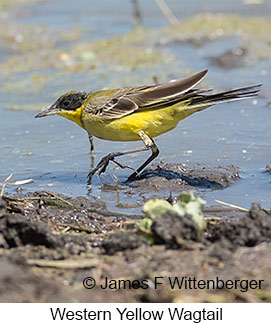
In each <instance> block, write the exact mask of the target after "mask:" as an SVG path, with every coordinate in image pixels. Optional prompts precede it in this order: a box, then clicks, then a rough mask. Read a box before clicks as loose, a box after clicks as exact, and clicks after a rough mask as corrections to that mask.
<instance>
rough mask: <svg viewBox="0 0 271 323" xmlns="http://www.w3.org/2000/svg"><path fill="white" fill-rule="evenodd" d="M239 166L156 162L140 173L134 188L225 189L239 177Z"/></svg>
mask: <svg viewBox="0 0 271 323" xmlns="http://www.w3.org/2000/svg"><path fill="white" fill-rule="evenodd" d="M239 178H240V176H239V168H238V167H235V166H233V165H230V166H228V167H222V166H218V167H213V168H207V167H202V168H189V167H188V166H186V165H182V164H172V163H162V162H161V163H159V164H154V165H153V166H152V167H151V168H150V169H147V170H145V171H143V172H142V174H140V175H138V177H137V179H136V180H135V181H134V182H133V183H132V184H133V186H134V189H139V188H140V189H141V190H142V189H143V190H144V188H145V187H148V188H149V189H150V187H151V188H152V189H153V190H156V191H158V190H163V189H165V188H167V189H174V190H180V188H181V189H184V188H185V189H189V188H193V187H202V188H206V189H223V188H226V187H228V186H230V185H231V184H232V182H233V181H234V180H236V179H239Z"/></svg>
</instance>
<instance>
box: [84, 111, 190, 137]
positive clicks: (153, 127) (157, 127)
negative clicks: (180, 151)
mask: <svg viewBox="0 0 271 323" xmlns="http://www.w3.org/2000/svg"><path fill="white" fill-rule="evenodd" d="M181 110H183V109H180V107H178V109H174V106H171V107H167V108H162V109H156V110H145V111H142V112H135V113H132V114H130V115H127V116H124V117H121V118H119V119H112V120H102V118H101V117H99V116H95V115H92V114H87V113H85V112H84V111H83V112H82V123H83V128H85V129H86V130H87V132H88V133H90V134H92V135H93V136H95V137H98V138H101V139H105V140H113V141H135V140H140V137H139V135H138V133H139V132H140V131H141V130H143V131H144V132H145V133H146V134H147V135H148V136H149V137H151V138H153V137H156V136H159V135H161V134H163V133H165V132H167V131H169V130H171V129H174V128H175V127H176V125H177V124H178V122H179V121H180V120H181V119H183V118H185V117H187V116H188V114H187V112H186V111H185V109H184V110H183V112H181Z"/></svg>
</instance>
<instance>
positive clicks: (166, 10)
mask: <svg viewBox="0 0 271 323" xmlns="http://www.w3.org/2000/svg"><path fill="white" fill-rule="evenodd" d="M155 2H156V4H157V6H158V7H159V9H160V10H161V11H162V13H163V14H164V15H165V16H166V18H167V19H168V20H169V22H170V24H171V25H176V24H178V23H179V20H178V19H177V17H176V16H175V15H174V13H173V12H172V11H171V10H170V8H169V7H168V5H167V4H166V2H165V1H164V0H155Z"/></svg>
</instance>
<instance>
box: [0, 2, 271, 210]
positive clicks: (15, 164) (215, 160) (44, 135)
mask: <svg viewBox="0 0 271 323" xmlns="http://www.w3.org/2000/svg"><path fill="white" fill-rule="evenodd" d="M270 12H271V0H265V1H264V0H234V1H233V0H227V1H216V0H194V1H189V0H166V1H164V0H163V1H162V0H138V1H136V0H130V1H128V0H113V1H112V0H110V1H109V0H100V1H87V0H77V1H72V0H14V1H7V0H0V24H1V29H0V71H1V77H0V103H1V105H0V184H1V182H3V181H4V180H5V178H6V177H7V176H8V175H10V174H13V177H12V178H11V179H10V181H9V183H8V185H7V186H6V188H5V192H6V193H16V190H18V187H19V186H20V187H21V189H22V193H27V192H33V191H35V190H50V191H55V192H58V193H63V194H67V195H70V196H78V195H88V196H89V198H90V199H93V200H97V199H102V200H104V201H105V202H106V204H107V207H108V208H109V209H111V210H117V209H119V207H118V205H119V202H116V199H118V201H119V199H120V200H121V201H123V202H125V203H126V202H127V203H131V204H137V205H138V207H135V208H129V209H127V210H125V212H126V213H130V214H133V213H138V212H139V210H140V207H141V205H142V203H143V202H144V199H145V198H146V197H147V196H146V195H145V196H141V195H140V194H138V193H131V192H130V193H129V194H128V193H127V190H124V191H122V190H120V191H119V190H118V192H117V193H116V192H115V191H114V190H113V191H112V190H111V189H104V188H103V187H102V186H101V183H100V181H99V178H98V177H95V178H94V180H93V185H92V188H91V189H89V188H87V186H86V175H87V173H88V170H89V167H90V158H89V143H88V138H87V134H86V133H85V132H84V131H83V130H82V129H80V128H79V127H77V126H76V125H75V124H73V123H71V122H69V121H68V120H65V119H64V118H60V117H51V118H49V117H48V118H45V119H36V120H35V119H34V116H35V114H36V113H37V111H40V110H42V109H44V108H46V107H47V106H48V105H49V104H51V103H52V102H53V101H54V100H55V99H56V98H57V97H59V96H60V95H61V94H63V93H65V92H68V91H70V90H84V91H94V90H100V89H106V88H115V87H121V86H126V85H142V84H153V83H156V82H165V81H168V80H170V79H176V78H182V77H186V76H188V75H190V74H192V73H195V72H199V71H201V70H203V69H206V68H208V69H209V73H208V75H207V78H206V79H205V80H204V82H202V85H201V86H202V87H210V88H213V89H214V90H216V91H218V90H226V89H230V88H235V87H240V86H247V85H251V84H259V83H262V84H263V89H262V91H261V94H260V96H259V98H257V99H254V100H246V101H238V102H234V103H230V104H223V105H219V106H216V107H213V108H211V109H208V110H206V111H204V112H201V113H198V114H195V115H193V116H191V117H190V118H187V119H185V120H184V121H182V122H181V123H180V124H179V126H178V127H177V129H175V130H173V131H171V132H169V133H167V134H165V135H162V136H160V137H158V138H157V139H156V142H157V144H158V147H159V148H160V151H161V155H160V156H159V157H160V160H162V161H164V162H178V163H185V164H187V165H188V166H189V167H216V166H219V165H221V166H227V165H230V164H233V165H235V166H239V167H240V171H241V180H238V181H237V182H235V183H234V184H233V185H232V186H231V187H229V188H227V189H225V190H222V191H221V190H220V191H211V190H202V191H200V195H201V196H202V197H203V198H204V199H206V200H207V202H208V204H209V205H210V204H214V199H220V200H223V201H226V202H230V203H233V204H237V205H240V206H243V207H249V206H250V204H251V202H260V203H261V204H262V205H263V206H264V207H269V208H270V207H271V201H270V190H271V177H270V171H269V172H266V171H265V169H266V166H267V165H270V162H271V161H270V151H271V143H270V138H271V126H270V120H271V95H270V93H271V82H270V81H271V77H270V76H271V59H270V58H271V38H270V30H271V20H270ZM169 143H170V145H169ZM139 145H141V143H139V142H135V143H134V142H133V143H119V142H114V143H112V142H105V141H102V140H98V139H96V140H95V162H96V163H97V162H98V161H99V159H100V158H101V157H102V156H103V155H105V154H107V153H108V152H111V151H112V150H113V151H119V150H122V149H127V148H128V147H129V148H132V147H137V146H139ZM147 154H148V153H147ZM144 158H145V155H144V154H138V155H135V156H132V157H124V158H122V159H121V161H122V162H123V163H124V164H129V165H131V166H133V167H136V166H138V165H139V164H141V162H142V160H143V159H144ZM112 172H113V169H112V167H111V168H110V169H109V170H108V171H107V172H106V174H105V175H103V176H102V179H103V181H104V182H106V183H108V184H109V185H114V177H113V176H112ZM129 172H130V171H129V170H127V169H126V170H117V171H116V174H117V175H118V177H119V178H120V180H121V179H125V177H127V176H128V175H129ZM24 180H29V181H26V183H27V184H25V185H18V184H20V182H18V181H24ZM16 184H17V185H16ZM21 184H22V182H21ZM169 193H170V192H165V191H164V192H162V193H161V195H162V196H163V197H166V196H167V194H169ZM172 193H173V194H174V192H172ZM116 194H117V197H116V196H115V195H116ZM151 194H153V193H150V195H151Z"/></svg>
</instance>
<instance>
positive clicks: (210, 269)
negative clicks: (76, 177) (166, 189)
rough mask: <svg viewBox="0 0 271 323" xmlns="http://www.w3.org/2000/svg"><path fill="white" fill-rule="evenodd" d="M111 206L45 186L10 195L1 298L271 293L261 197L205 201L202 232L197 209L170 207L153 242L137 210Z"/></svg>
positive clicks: (0, 226)
mask: <svg viewBox="0 0 271 323" xmlns="http://www.w3.org/2000/svg"><path fill="white" fill-rule="evenodd" d="M155 171H156V172H157V171H158V172H159V170H157V168H154V170H153V172H155ZM170 171H172V172H173V171H174V170H173V169H172V170H170ZM175 171H176V169H175ZM150 173H152V172H151V171H148V174H149V176H150ZM177 173H178V172H177ZM145 174H146V173H145ZM152 174H153V173H152ZM144 176H145V175H142V179H140V180H138V181H136V182H137V184H138V185H140V182H141V181H144V180H146V179H144V178H143V177H144ZM177 177H178V176H177ZM151 178H152V177H151ZM212 180H214V179H213V178H212ZM136 182H135V183H134V185H135V184H136ZM223 183H224V181H223ZM173 200H174V199H173ZM106 212H107V210H106V209H105V206H104V205H103V203H102V202H99V203H97V202H96V203H95V202H90V201H89V200H88V199H86V198H83V197H78V198H68V197H64V196H59V195H57V194H53V193H50V192H45V191H43V192H35V193H33V194H31V195H29V196H26V197H14V196H6V195H3V196H2V198H1V199H0V266H1V271H0V286H1V287H0V301H1V302H22V301H24V302H74V301H77V302H270V301H271V278H270V270H271V261H270V260H271V259H270V251H271V211H267V210H264V209H262V208H261V207H260V206H259V205H258V204H254V205H252V207H251V209H250V210H249V211H248V212H243V211H240V210H236V209H232V208H224V207H210V208H205V209H204V216H205V218H206V222H207V226H206V228H205V229H204V231H199V230H198V228H197V225H196V223H195V222H194V221H193V220H192V218H191V217H189V216H185V217H181V216H177V215H176V214H174V213H171V212H169V211H168V212H165V213H164V214H163V215H162V216H159V217H157V218H155V219H154V220H153V222H152V225H151V234H152V237H153V239H154V240H153V241H152V242H151V241H150V240H149V239H148V237H147V236H146V235H144V234H143V233H142V232H141V231H139V230H138V228H137V223H138V220H137V219H135V220H131V219H129V218H126V217H124V216H123V217H120V216H119V215H118V214H115V215H114V214H110V212H109V213H108V214H106ZM107 215H109V216H107ZM142 217H143V213H142ZM87 277H93V278H94V279H95V280H96V286H95V287H94V288H93V289H87V288H85V287H84V286H83V281H84V280H85V279H86V278H87ZM155 277H162V278H160V279H162V282H163V283H162V284H160V285H159V286H158V287H157V288H155V287H154V286H155V285H154V282H155ZM168 277H171V278H172V279H174V277H178V278H179V279H181V278H182V277H186V278H189V277H190V278H195V279H197V280H208V279H210V280H212V279H216V277H218V279H221V280H223V281H227V280H231V281H234V280H236V281H238V280H240V279H241V280H244V281H250V280H251V281H253V282H254V281H257V282H258V283H259V282H261V283H260V284H261V285H260V286H259V285H258V286H257V288H254V287H255V286H256V285H255V284H256V283H255V284H254V285H251V286H252V287H251V288H250V287H249V288H247V290H246V288H245V287H244V286H245V285H243V287H242V286H241V287H240V286H239V287H238V286H237V287H236V288H218V289H199V288H187V289H185V288H184V287H182V288H180V287H179V286H176V285H175V287H174V288H173V287H172V286H171V285H170V284H169V283H168ZM108 281H110V282H111V283H110V287H108ZM133 282H135V283H133ZM131 284H132V285H133V286H132V285H131ZM104 286H107V287H106V288H102V287H104ZM135 286H136V287H135Z"/></svg>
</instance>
